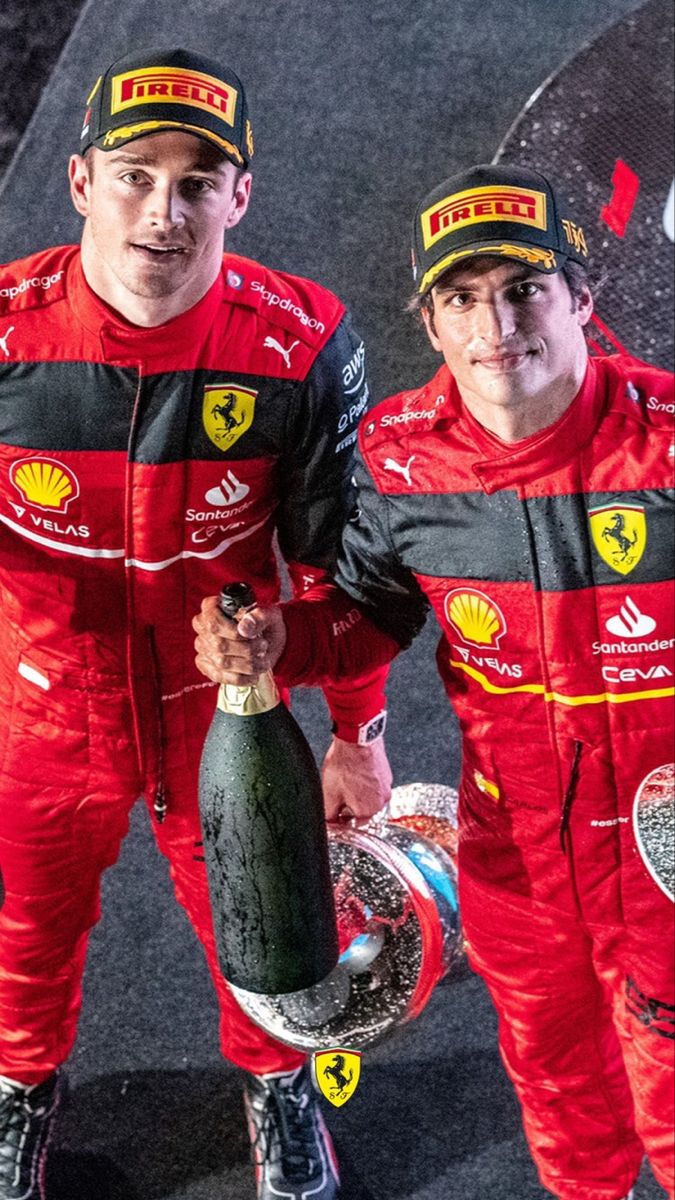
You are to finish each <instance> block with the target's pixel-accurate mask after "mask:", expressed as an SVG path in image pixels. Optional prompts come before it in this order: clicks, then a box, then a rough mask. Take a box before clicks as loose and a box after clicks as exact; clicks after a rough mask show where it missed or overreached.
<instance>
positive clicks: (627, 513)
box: [588, 504, 647, 575]
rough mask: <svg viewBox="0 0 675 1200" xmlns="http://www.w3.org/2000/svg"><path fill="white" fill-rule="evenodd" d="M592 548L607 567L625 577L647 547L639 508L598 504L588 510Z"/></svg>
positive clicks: (643, 514) (642, 516)
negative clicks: (596, 506) (593, 547)
mask: <svg viewBox="0 0 675 1200" xmlns="http://www.w3.org/2000/svg"><path fill="white" fill-rule="evenodd" d="M588 519H589V522H590V526H591V535H592V538H593V544H594V546H595V548H596V550H597V552H598V554H599V555H600V557H601V558H602V559H603V561H604V562H606V563H607V566H608V567H611V568H612V570H613V571H617V572H618V573H619V575H628V574H630V572H631V571H633V570H634V569H635V567H636V566H637V565H638V563H639V561H640V559H641V558H642V555H643V554H644V552H645V547H646V545H647V518H646V517H645V510H644V506H643V505H642V504H602V505H600V506H599V507H598V508H590V509H589V510H588Z"/></svg>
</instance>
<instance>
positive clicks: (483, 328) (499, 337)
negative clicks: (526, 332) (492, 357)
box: [474, 299, 516, 346]
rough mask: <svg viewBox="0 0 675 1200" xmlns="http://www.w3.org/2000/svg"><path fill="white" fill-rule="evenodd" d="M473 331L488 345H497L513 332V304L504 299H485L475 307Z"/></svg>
mask: <svg viewBox="0 0 675 1200" xmlns="http://www.w3.org/2000/svg"><path fill="white" fill-rule="evenodd" d="M474 311H475V326H474V329H475V333H476V335H477V336H478V337H480V338H481V339H482V340H483V341H485V342H489V343H490V345H494V346H499V345H501V343H502V342H505V341H506V340H507V339H508V338H509V337H510V336H511V334H512V333H514V332H515V328H516V319H515V313H514V311H513V305H511V304H509V303H508V302H507V301H505V300H499V299H497V300H486V301H483V302H482V303H480V304H477V305H476V307H475V310H474Z"/></svg>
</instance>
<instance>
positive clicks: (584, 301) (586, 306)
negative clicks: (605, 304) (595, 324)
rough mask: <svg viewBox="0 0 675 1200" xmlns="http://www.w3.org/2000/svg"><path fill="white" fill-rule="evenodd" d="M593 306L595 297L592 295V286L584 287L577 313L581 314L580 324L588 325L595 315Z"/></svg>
mask: <svg viewBox="0 0 675 1200" xmlns="http://www.w3.org/2000/svg"><path fill="white" fill-rule="evenodd" d="M593 307H594V305H593V297H592V295H591V291H590V288H587V287H584V289H583V290H582V293H581V296H580V298H579V303H578V304H577V313H578V316H579V324H580V325H582V326H583V325H588V322H589V321H590V319H591V317H592V315H593Z"/></svg>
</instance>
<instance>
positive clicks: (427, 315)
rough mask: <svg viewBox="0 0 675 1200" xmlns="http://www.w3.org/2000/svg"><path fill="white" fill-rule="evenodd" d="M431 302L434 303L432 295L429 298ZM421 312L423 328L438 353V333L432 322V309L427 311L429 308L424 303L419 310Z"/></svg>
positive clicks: (439, 348)
mask: <svg viewBox="0 0 675 1200" xmlns="http://www.w3.org/2000/svg"><path fill="white" fill-rule="evenodd" d="M431 303H432V304H433V303H434V300H433V296H432V298H431ZM421 312H422V320H423V321H424V328H425V329H426V331H427V334H428V337H429V341H430V342H431V344H432V346H433V348H434V350H436V351H438V353H439V354H440V353H441V343H440V342H439V340H438V335H437V333H436V326H435V324H434V313H433V310H431V311H429V309H428V308H427V307H426V305H425V307H424V308H423V309H422V310H421Z"/></svg>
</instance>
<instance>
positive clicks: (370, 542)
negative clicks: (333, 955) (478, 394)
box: [277, 357, 675, 1200]
mask: <svg viewBox="0 0 675 1200" xmlns="http://www.w3.org/2000/svg"><path fill="white" fill-rule="evenodd" d="M674 411H675V410H674V408H673V390H672V380H671V379H670V377H669V376H667V375H666V374H665V373H663V372H660V371H658V370H656V369H653V368H650V367H647V366H645V365H644V364H642V363H639V362H637V361H636V360H634V359H629V358H620V357H610V358H601V359H597V360H590V361H589V364H588V370H587V374H586V378H585V382H584V384H583V386H582V388H581V390H580V392H579V394H578V395H577V396H576V398H575V399H574V401H573V403H572V405H571V406H570V408H569V409H568V410H567V412H566V413H565V414H564V415H563V416H562V417H561V418H560V419H559V420H558V421H557V422H556V423H555V424H554V425H552V426H550V427H549V428H548V429H544V430H543V431H541V432H539V433H537V434H535V435H534V436H532V437H529V438H527V439H525V440H523V441H521V442H518V443H517V444H514V445H507V444H505V443H503V442H500V441H499V439H497V438H496V437H494V436H492V435H491V434H489V433H488V432H487V431H486V430H485V429H483V428H482V427H481V426H480V425H479V424H478V423H477V422H476V421H475V420H474V419H473V418H472V417H471V415H470V414H469V413H468V412H467V411H466V409H465V408H464V407H463V405H462V402H461V399H460V397H459V394H458V391H457V388H456V385H455V383H454V380H453V379H452V377H451V376H450V374H449V372H448V370H447V368H445V367H444V368H442V369H441V370H440V372H439V373H438V374H437V375H436V377H435V378H434V379H433V380H432V381H431V382H430V383H429V384H428V385H427V386H425V387H423V388H422V389H421V390H419V391H415V392H409V393H403V394H401V395H399V396H396V397H394V398H393V399H390V400H388V401H385V402H384V403H383V404H382V405H379V406H378V407H377V408H375V409H374V410H373V412H372V413H371V414H369V415H368V416H367V417H365V418H364V420H363V421H362V423H361V427H360V435H359V437H360V449H361V453H362V457H363V460H364V461H363V464H362V465H361V467H360V469H359V473H358V475H357V481H358V482H359V484H360V501H359V503H360V517H359V518H358V520H357V519H354V520H352V521H351V522H350V523H349V524H348V525H347V526H346V527H345V540H344V548H343V555H342V558H341V560H340V567H339V573H338V576H337V580H338V582H339V584H340V586H341V588H342V589H343V590H342V591H341V592H340V591H337V589H335V587H334V586H333V587H327V586H322V587H319V588H317V589H314V590H313V591H312V592H310V593H308V594H307V595H306V596H305V597H303V598H302V599H301V600H299V601H297V602H291V604H290V605H287V606H285V614H286V619H287V626H288V631H289V639H288V644H287V648H286V651H285V654H284V656H283V657H282V659H281V660H280V662H279V664H278V667H277V670H278V672H279V673H280V676H281V677H282V678H283V679H284V681H285V682H286V683H288V684H296V683H298V682H301V681H305V682H316V681H318V680H320V679H321V678H323V677H324V676H325V675H329V676H332V677H339V676H340V675H348V674H349V673H350V672H357V671H362V670H363V669H364V668H365V667H366V666H371V667H372V666H373V665H374V664H376V663H377V662H384V661H386V659H387V658H388V657H391V656H392V655H393V654H394V653H395V652H396V651H397V650H398V649H400V647H401V646H405V645H407V644H408V643H409V642H410V640H411V638H412V637H413V636H414V634H415V633H416V632H417V631H418V630H419V628H420V627H421V625H422V624H423V622H424V619H425V615H426V611H427V609H428V607H429V606H431V608H432V609H433V611H434V614H435V616H436V619H437V621H438V623H439V625H440V628H441V630H442V637H441V640H440V644H439V647H438V655H437V662H438V668H439V671H440V674H441V676H442V678H443V681H444V684H445V687H446V691H447V694H448V696H449V698H450V700H451V701H452V703H453V706H454V708H455V711H456V713H457V716H458V718H459V721H460V725H461V730H462V734H463V766H462V778H461V788H460V838H459V878H460V905H461V910H462V916H463V923H464V927H465V930H466V934H467V938H468V943H469V947H470V955H471V959H472V962H473V964H474V965H475V967H476V968H477V969H478V970H479V971H480V973H481V974H482V975H483V976H484V978H485V980H486V981H487V984H488V987H489V989H490V992H491V994H492V997H493V999H494V1001H495V1004H496V1007H497V1009H498V1012H499V1015H500V1047H501V1053H502V1056H503V1059H504V1062H505V1065H506V1068H507V1070H508V1072H509V1075H510V1077H511V1079H512V1081H513V1083H514V1084H515V1087H516V1089H517V1092H518V1095H519V1097H520V1100H521V1104H522V1108H523V1113H524V1121H525V1128H526V1133H527V1136H528V1139H529V1143H530V1146H531V1149H532V1152H533V1154H534V1157H535V1159H536V1162H537V1164H538V1167H539V1171H540V1174H541V1178H542V1180H543V1182H544V1184H545V1185H546V1186H547V1187H548V1188H550V1190H551V1191H552V1192H553V1193H554V1194H555V1195H556V1196H559V1197H563V1198H564V1200H617V1197H620V1196H623V1195H625V1194H626V1193H627V1192H628V1190H629V1189H630V1187H631V1186H632V1184H633V1182H634V1180H635V1178H636V1176H637V1174H638V1172H639V1169H640V1162H641V1159H642V1156H643V1153H644V1150H643V1147H644V1148H646V1150H647V1152H648V1153H649V1156H650V1158H651V1161H652V1165H653V1168H654V1171H655V1173H656V1175H657V1177H658V1179H659V1180H660V1181H661V1182H662V1183H663V1184H664V1186H665V1187H667V1188H669V1189H671V1190H670V1195H671V1196H672V1187H673V1164H672V1160H673V1036H674V1033H675V1020H674V1019H675V1007H674V1006H675V997H674V995H673V964H672V956H673V905H672V903H671V902H670V900H669V899H667V897H666V895H665V894H664V893H663V892H662V891H661V890H660V889H659V888H658V886H657V885H656V883H655V882H653V880H652V877H651V875H650V874H649V872H648V871H647V869H646V867H645V865H644V864H643V862H642V859H641V857H640V855H639V853H638V849H637V847H636V841H635V836H634V832H633V826H632V820H631V815H632V807H633V798H634V795H635V793H636V789H637V788H638V786H639V784H640V783H641V781H642V780H643V779H644V778H645V777H646V776H647V775H648V774H649V773H650V772H651V771H652V770H654V769H655V768H657V767H660V766H661V765H663V764H667V763H669V762H671V761H672V753H673V694H674V691H673V672H674V663H673V646H674V645H675V641H674V636H673V635H674V629H673V620H674V614H675V608H674V605H673V585H672V574H673V558H672V553H673V524H672V522H673V511H672V499H673V489H672V477H673V452H674V449H673V447H674V439H673V412H674ZM355 602H358V603H355Z"/></svg>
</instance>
